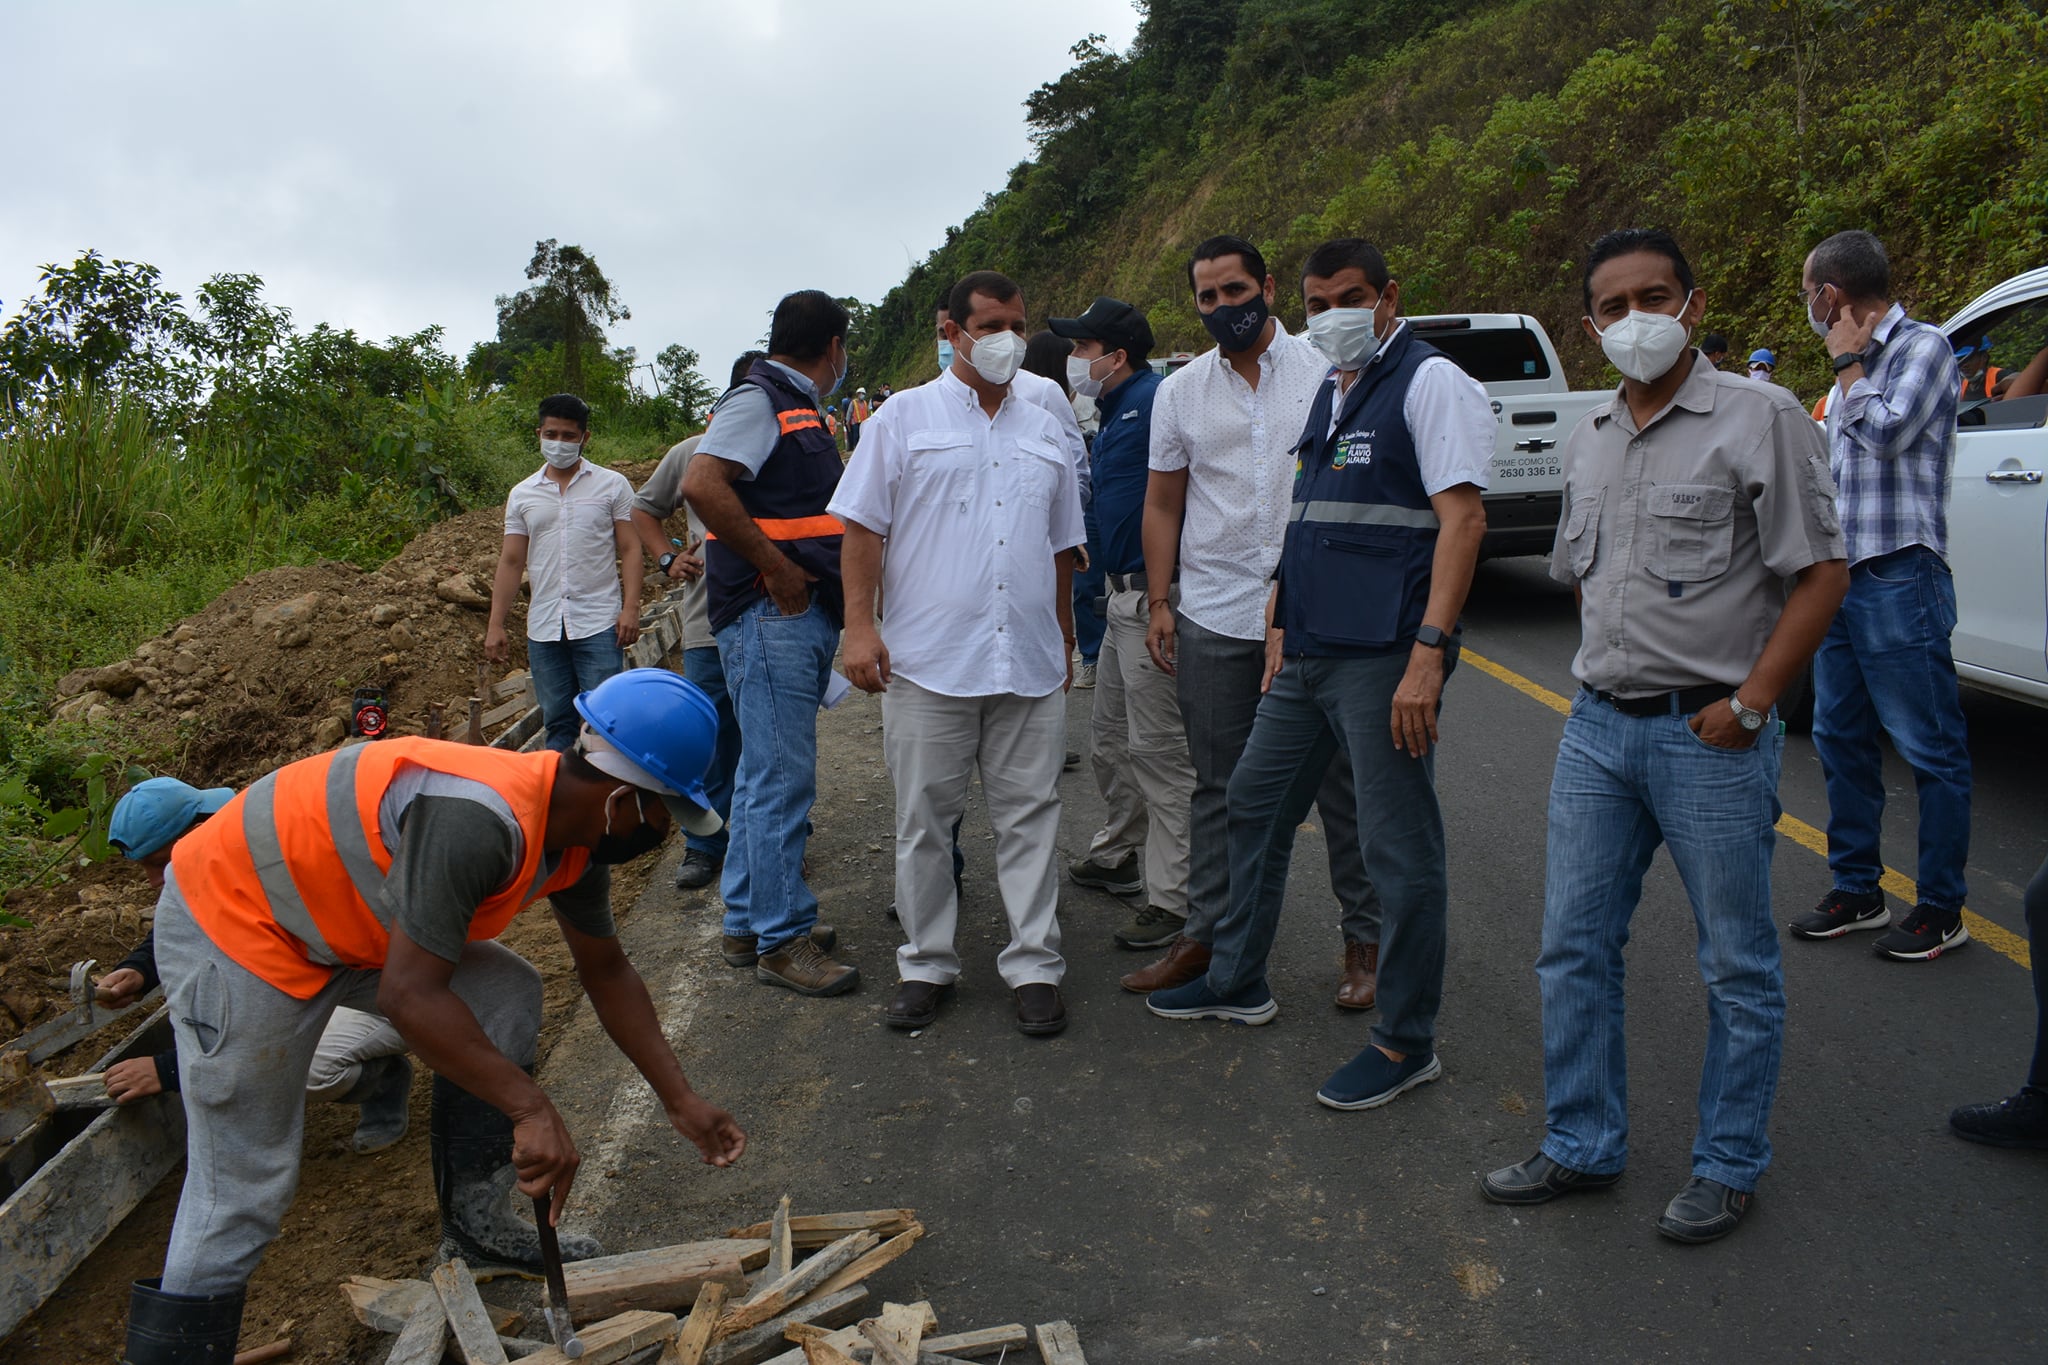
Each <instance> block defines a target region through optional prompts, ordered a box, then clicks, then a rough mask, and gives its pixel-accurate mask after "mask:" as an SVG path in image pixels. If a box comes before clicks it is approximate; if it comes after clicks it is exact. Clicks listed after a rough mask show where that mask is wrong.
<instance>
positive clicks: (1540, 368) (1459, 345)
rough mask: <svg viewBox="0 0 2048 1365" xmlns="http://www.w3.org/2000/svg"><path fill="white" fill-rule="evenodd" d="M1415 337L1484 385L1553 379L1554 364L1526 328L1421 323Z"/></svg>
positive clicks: (1532, 333) (1533, 334)
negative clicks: (1544, 355)
mask: <svg viewBox="0 0 2048 1365" xmlns="http://www.w3.org/2000/svg"><path fill="white" fill-rule="evenodd" d="M1415 335H1416V336H1417V337H1419V338H1421V339H1422V340H1424V341H1426V342H1428V343H1429V344H1430V345H1432V346H1434V347H1436V348H1437V349H1438V350H1439V351H1442V352H1443V353H1444V354H1445V355H1447V356H1449V357H1450V358H1451V359H1452V360H1453V361H1455V362H1456V363H1457V366H1458V368H1459V369H1461V370H1463V371H1464V372H1465V373H1466V374H1469V375H1471V376H1472V377H1473V378H1474V379H1476V380H1478V381H1479V382H1480V383H1482V384H1500V383H1507V382H1509V381H1512V380H1518V379H1548V378H1550V362H1548V361H1547V360H1545V359H1544V358H1543V348H1542V347H1541V346H1540V345H1538V344H1537V342H1536V334H1535V333H1534V332H1531V331H1530V330H1529V329H1528V328H1526V327H1485V328H1472V327H1446V326H1441V325H1438V326H1430V325H1429V324H1427V323H1419V324H1417V326H1416V328H1415Z"/></svg>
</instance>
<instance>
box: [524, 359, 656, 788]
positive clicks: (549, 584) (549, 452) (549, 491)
mask: <svg viewBox="0 0 2048 1365" xmlns="http://www.w3.org/2000/svg"><path fill="white" fill-rule="evenodd" d="M537 434H538V436H539V437H540V450H541V455H542V458H543V463H542V465H541V467H540V472H539V473H537V474H535V475H534V476H533V477H532V478H530V479H527V480H525V481H523V482H521V483H520V484H518V485H517V486H515V487H514V488H513V489H512V492H511V494H510V496H508V497H507V498H506V499H505V547H504V549H503V550H502V551H501V552H500V553H499V555H498V573H497V577H496V578H495V579H494V580H493V581H492V584H491V618H490V626H489V628H488V629H487V630H486V631H485V632H484V656H485V657H486V658H488V659H490V660H491V661H492V662H493V663H504V662H505V661H506V660H508V659H509V658H511V657H512V641H511V639H510V637H509V636H507V634H506V633H505V621H506V619H507V617H509V616H510V615H511V612H512V603H513V602H514V601H515V600H516V599H517V598H518V596H519V579H520V576H521V575H522V574H524V575H526V576H527V577H528V578H529V579H531V581H532V586H533V600H532V601H531V602H529V603H528V604H527V608H526V666H527V668H528V669H529V670H531V671H532V673H533V693H534V697H535V699H536V700H538V701H539V702H540V715H541V720H542V722H543V723H544V724H545V725H546V727H547V737H548V738H547V745H548V747H549V748H550V749H553V750H556V751H557V752H566V751H567V750H568V749H569V748H570V746H571V745H573V744H574V743H575V742H576V732H577V728H578V726H579V725H580V724H581V721H580V719H579V717H578V716H577V714H576V694H577V693H579V692H588V691H589V690H590V689H591V688H593V687H595V686H597V685H598V684H599V683H601V682H603V681H604V680H605V679H606V678H609V677H611V676H612V674H614V673H617V672H619V671H620V670H622V669H623V668H625V666H626V656H625V648H626V646H627V645H630V644H632V643H633V642H634V641H635V640H637V639H639V638H640V578H641V574H642V572H643V571H644V566H643V565H642V564H641V560H640V547H639V545H638V543H637V542H636V540H635V538H634V535H633V485H632V484H631V483H630V482H629V481H628V480H627V478H626V476H625V475H623V474H620V473H618V472H617V471H616V470H610V469H605V468H602V467H600V466H598V465H594V464H592V463H590V461H588V460H586V459H584V458H583V452H584V449H585V448H586V447H587V446H588V445H589V443H590V405H589V404H587V403H585V402H584V401H583V400H582V399H581V398H578V397H577V396H576V395H575V394H573V393H558V394H554V395H552V396H551V397H548V398H543V399H542V400H541V403H540V427H539V430H538V432H537ZM621 565H623V566H624V569H623V576H624V579H625V587H624V591H623V592H621V590H620V577H621Z"/></svg>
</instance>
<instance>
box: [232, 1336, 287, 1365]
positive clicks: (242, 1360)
mask: <svg viewBox="0 0 2048 1365" xmlns="http://www.w3.org/2000/svg"><path fill="white" fill-rule="evenodd" d="M291 1353H292V1339H291V1338H290V1337H279V1338H278V1339H277V1340H276V1341H273V1342H271V1343H270V1344H269V1345H267V1346H256V1347H252V1348H250V1349H249V1350H246V1351H237V1352H235V1358H234V1359H233V1360H232V1361H230V1362H229V1365H270V1362H271V1361H273V1360H283V1359H284V1358H285V1357H286V1356H288V1355H290V1354H291Z"/></svg>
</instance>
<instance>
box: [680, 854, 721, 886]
mask: <svg viewBox="0 0 2048 1365" xmlns="http://www.w3.org/2000/svg"><path fill="white" fill-rule="evenodd" d="M724 865H725V860H724V859H723V858H719V857H717V856H716V855H714V854H710V853H706V852H705V851H704V850H703V849H701V848H693V849H691V850H690V851H689V852H687V853H685V854H683V865H682V866H681V867H678V868H677V869H676V890H678V891H695V890H698V889H699V888H701V887H706V886H709V885H711V883H712V880H713V879H714V878H716V877H717V876H718V873H719V870H720V869H721V868H722V867H723V866H724Z"/></svg>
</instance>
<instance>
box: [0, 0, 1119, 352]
mask: <svg viewBox="0 0 2048 1365" xmlns="http://www.w3.org/2000/svg"><path fill="white" fill-rule="evenodd" d="M1137 17H1138V16H1137V14H1136V12H1135V10H1134V9H1133V7H1132V5H1131V3H1130V0H1034V3H1031V4H1028V5H1025V4H1015V3H1003V2H1002V0H952V2H951V3H941V2H939V0H858V2H857V3H855V2H851V0H726V2H724V3H709V2H707V0H667V3H657V0H638V2H637V3H634V2H628V0H576V3H573V4H571V3H554V4H542V3H532V2H530V0H520V2H518V3H510V2H508V0H489V2H486V0H467V2H458V0H416V2H415V3H398V2H397V0H350V2H349V3H347V4H339V5H318V6H315V5H305V4H285V3H244V4H230V3H223V2H216V0H179V2H178V3H130V4H85V3H75V0H44V2H42V3H30V2H29V0H4V2H0V51H4V52H6V53H8V54H9V60H8V62H7V67H8V76H7V94H8V103H9V105H10V107H11V108H12V109H13V110H14V111H15V117H16V119H17V120H18V121H19V120H21V119H24V118H26V119H28V120H29V122H30V123H32V124H33V126H34V128H35V135H34V137H33V138H31V137H28V136H23V137H19V138H17V139H16V140H15V142H14V156H15V160H14V162H13V164H12V165H11V166H10V173H9V176H8V184H7V189H6V191H5V193H4V194H0V314H7V313H12V312H13V311H14V310H15V308H16V307H17V306H18V304H19V302H20V300H21V298H22V297H23V296H24V295H25V294H28V293H30V292H32V291H33V289H34V287H35V282H36V278H37V274H38V272H39V270H40V268H41V266H42V265H43V264H44V263H46V262H51V261H60V262H68V261H70V260H71V259H73V258H74V257H75V256H76V255H77V254H78V253H79V251H81V250H83V249H84V248H86V247H96V248H98V249H99V250H100V251H101V252H102V253H104V254H106V255H108V256H114V257H121V258H124V259H129V260H140V261H147V262H150V263H151V264H154V265H156V266H158V267H160V268H161V269H162V270H163V272H164V282H165V283H166V284H167V285H168V286H169V287H171V288H173V289H176V290H179V291H180V292H182V293H184V294H185V295H186V296H187V297H188V298H189V297H190V296H191V294H192V292H193V291H194V289H195V288H196V287H197V286H198V285H199V283H200V282H201V281H202V280H204V279H205V278H206V277H207V276H209V275H212V274H214V273H217V272H220V271H231V270H232V271H251V272H254V273H255V274H258V275H261V276H262V277H263V279H264V280H265V282H266V284H267V287H268V288H267V292H268V296H269V297H270V298H271V300H272V301H273V302H276V303H281V304H283V305H285V306H287V307H289V308H291V309H292V311H293V315H294V317H295V319H296V321H297V322H298V323H299V324H300V325H301V326H302V327H307V326H311V325H312V324H313V323H315V322H319V321H326V322H329V323H333V324H335V325H337V326H344V327H353V328H355V329H356V331H357V332H358V333H360V334H363V335H366V336H370V337H377V338H381V337H385V336H389V335H393V334H396V333H401V332H410V331H414V330H417V329H418V328H421V327H424V326H427V325H428V324H430V323H440V324H442V325H443V326H445V327H446V328H447V329H448V339H449V342H450V343H451V345H452V348H453V349H454V350H455V351H456V352H457V353H458V354H460V353H462V352H464V351H466V350H467V349H468V347H469V345H470V343H472V342H474V341H477V340H480V339H482V338H484V337H486V336H489V335H490V334H491V333H492V332H493V331H494V330H495V326H496V316H495V313H494V311H493V308H492V300H493V298H494V296H495V295H497V294H500V293H509V292H512V291H513V290H515V289H518V288H520V287H522V286H523V285H524V284H525V282H526V281H525V279H524V270H525V266H526V262H527V260H528V259H529V257H531V255H532V253H533V244H534V242H535V240H536V239H538V238H543V237H555V238H559V239H560V240H562V241H564V242H576V243H580V244H581V245H582V246H583V247H584V248H585V249H587V250H589V251H590V252H592V253H593V254H594V255H595V256H596V257H597V260H598V263H599V264H600V265H601V266H602V267H603V268H604V270H605V272H606V274H608V275H609V276H610V277H611V279H612V280H613V281H614V282H615V283H616V284H617V285H618V286H619V289H620V292H621V294H622V295H623V297H624V298H625V300H626V302H627V304H628V305H629V306H630V307H631V308H632V311H633V316H632V319H631V320H630V321H628V322H625V323H622V324H620V325H619V327H618V328H617V329H616V331H615V332H614V339H615V340H617V341H619V342H621V343H624V344H629V345H634V346H637V347H639V348H640V354H641V356H642V358H643V359H645V358H649V357H651V356H652V355H653V354H654V352H656V351H658V350H659V349H660V348H661V347H662V346H664V345H666V344H667V343H669V342H671V341H681V342H683V343H684V344H686V345H689V346H692V347H695V348H696V349H697V350H698V351H699V353H701V354H702V356H703V357H704V362H705V364H704V369H705V373H706V374H707V376H712V377H714V378H715V379H722V376H723V370H724V367H725V365H726V363H727V362H728V361H729V360H730V359H731V357H732V356H733V355H735V354H736V353H737V352H738V351H740V350H742V349H745V348H746V347H747V346H749V345H751V344H752V343H753V342H754V340H755V339H756V338H758V337H759V336H760V335H761V334H762V333H763V332H764V331H765V330H766V317H767V312H768V310H769V309H770V308H771V307H773V305H774V303H775V300H776V299H777V298H779V297H781V295H783V294H784V293H786V292H788V291H789V290H791V289H798V288H806V287H816V288H821V289H825V290H829V291H830V292H832V293H833V294H836V295H842V296H844V295H852V296H854V297H858V298H863V299H867V300H870V301H873V300H877V299H879V298H880V297H881V296H882V295H883V294H884V293H886V292H887V291H888V289H889V287H890V286H891V285H893V284H895V283H896V282H897V281H898V280H900V279H901V278H902V277H903V274H904V272H905V270H906V268H907V267H908V266H909V265H910V264H911V263H912V262H913V261H916V260H918V259H921V258H922V257H923V256H924V255H925V254H926V253H928V252H929V251H931V249H932V248H933V247H935V246H936V245H938V244H939V242H940V241H942V240H943V238H944V235H945V230H946V228H947V226H948V225H950V224H953V223H957V222H959V221H960V220H961V219H962V218H963V217H965V216H966V215H967V214H968V213H970V212H972V211H973V209H974V208H975V207H976V206H977V205H978V204H980V202H981V200H982V197H983V196H984V195H985V194H987V193H988V192H989V191H990V190H992V189H995V188H997V187H998V186H1000V185H1001V184H1002V183H1003V181H1004V178H1005V176H1006V175H1007V173H1008V171H1009V168H1010V167H1011V166H1013V165H1014V164H1015V163H1016V162H1017V161H1019V160H1021V159H1022V158H1023V157H1024V156H1026V155H1027V154H1028V151H1029V143H1028V141H1027V139H1026V137H1025V129H1024V120H1023V110H1022V102H1023V100H1024V98H1025V96H1026V95H1028V94H1029V93H1030V92H1031V91H1032V90H1034V89H1035V88H1037V87H1038V86H1039V85H1040V84H1042V83H1043V82H1045V81H1048V80H1051V79H1053V78H1055V77H1057V76H1058V75H1059V74H1060V73H1061V72H1062V71H1064V70H1065V69H1066V68H1067V66H1068V64H1069V57H1068V53H1067V49H1068V48H1069V47H1071V46H1072V45H1073V44H1074V43H1075V42H1076V41H1077V40H1079V39H1080V38H1082V37H1084V36H1085V35H1087V34H1089V33H1091V32H1092V33H1101V34H1104V35H1105V36H1107V37H1108V39H1109V40H1110V43H1111V45H1112V46H1114V47H1116V48H1119V49H1122V48H1125V47H1128V45H1129V43H1130V41H1131V38H1132V36H1133V34H1134V33H1135V31H1136V27H1137Z"/></svg>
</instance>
